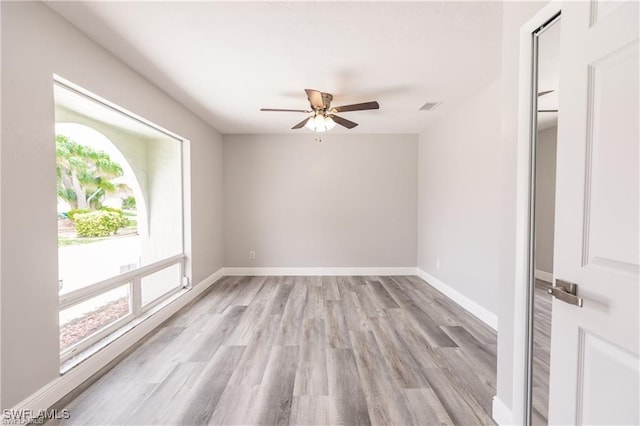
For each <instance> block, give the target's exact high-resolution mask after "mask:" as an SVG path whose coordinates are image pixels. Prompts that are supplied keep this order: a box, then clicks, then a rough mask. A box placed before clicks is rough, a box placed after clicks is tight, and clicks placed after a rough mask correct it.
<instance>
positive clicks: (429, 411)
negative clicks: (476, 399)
mask: <svg viewBox="0 0 640 426" xmlns="http://www.w3.org/2000/svg"><path fill="white" fill-rule="evenodd" d="M403 392H404V395H405V398H406V400H407V406H408V407H409V409H410V410H411V411H412V412H413V413H414V414H415V417H416V420H417V421H418V424H425V425H454V424H455V423H454V422H453V420H452V419H451V417H450V416H449V414H448V413H447V410H446V409H445V408H444V407H443V406H442V404H441V403H440V400H439V399H438V397H437V396H436V394H435V393H434V392H433V390H432V389H422V388H420V389H404V390H403Z"/></svg>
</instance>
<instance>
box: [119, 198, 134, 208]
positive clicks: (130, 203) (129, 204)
mask: <svg viewBox="0 0 640 426" xmlns="http://www.w3.org/2000/svg"><path fill="white" fill-rule="evenodd" d="M122 208H123V209H127V210H135V209H136V197H134V196H132V195H130V196H128V197H127V198H125V199H124V200H122Z"/></svg>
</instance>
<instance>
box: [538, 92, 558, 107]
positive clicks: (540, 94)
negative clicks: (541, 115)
mask: <svg viewBox="0 0 640 426" xmlns="http://www.w3.org/2000/svg"><path fill="white" fill-rule="evenodd" d="M553 91H554V90H545V91H544V92H539V93H538V97H540V96H544V95H548V94H549V93H551V92H553ZM538 112H558V110H557V109H539V110H538Z"/></svg>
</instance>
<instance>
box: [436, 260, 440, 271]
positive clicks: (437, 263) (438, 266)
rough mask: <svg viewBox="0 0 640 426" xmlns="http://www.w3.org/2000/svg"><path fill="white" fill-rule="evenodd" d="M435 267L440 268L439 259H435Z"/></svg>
mask: <svg viewBox="0 0 640 426" xmlns="http://www.w3.org/2000/svg"><path fill="white" fill-rule="evenodd" d="M436 269H440V259H439V258H438V259H436Z"/></svg>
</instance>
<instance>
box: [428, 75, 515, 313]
mask: <svg viewBox="0 0 640 426" xmlns="http://www.w3.org/2000/svg"><path fill="white" fill-rule="evenodd" d="M500 118H501V117H500V81H499V80H496V81H494V82H493V83H491V84H490V85H488V86H487V87H485V88H483V89H482V90H481V91H480V92H478V93H476V94H474V95H472V96H471V97H470V98H469V99H467V100H466V102H464V103H463V104H462V105H460V106H458V107H456V108H454V109H453V110H450V111H447V112H446V114H444V115H443V116H441V117H439V119H438V120H437V121H436V122H435V123H434V124H433V125H431V126H430V127H428V128H427V129H426V130H425V131H424V132H422V133H421V134H420V143H419V179H418V268H420V269H422V270H424V271H425V272H428V273H429V274H431V275H433V276H435V277H436V278H438V279H440V280H441V281H443V282H444V283H445V284H447V285H449V286H450V287H453V288H454V289H455V290H457V291H459V292H460V293H462V294H464V295H465V296H467V297H469V298H470V299H472V300H473V301H475V302H476V303H478V304H479V305H481V306H483V307H484V308H486V309H488V310H489V311H491V312H494V313H495V312H497V307H498V301H497V299H496V297H495V294H496V291H497V289H498V280H499V276H498V273H499V261H500V241H499V238H498V236H499V235H500V233H501V228H502V227H503V226H504V225H503V223H504V220H505V214H506V212H504V211H503V210H502V208H501V207H502V205H501V192H500V186H501V182H500V179H501V175H500V169H501V164H500V161H501V158H500V152H499V150H500V126H501V123H500ZM438 261H439V262H438Z"/></svg>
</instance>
